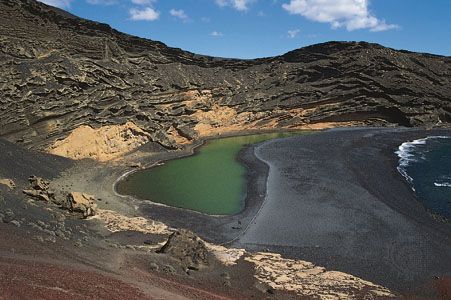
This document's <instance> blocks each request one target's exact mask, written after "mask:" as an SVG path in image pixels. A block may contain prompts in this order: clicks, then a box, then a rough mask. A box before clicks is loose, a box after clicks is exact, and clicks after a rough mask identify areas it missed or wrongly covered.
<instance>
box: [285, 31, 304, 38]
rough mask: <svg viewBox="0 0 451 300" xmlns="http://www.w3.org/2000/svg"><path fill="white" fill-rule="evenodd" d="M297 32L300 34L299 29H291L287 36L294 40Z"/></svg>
mask: <svg viewBox="0 0 451 300" xmlns="http://www.w3.org/2000/svg"><path fill="white" fill-rule="evenodd" d="M299 32H301V30H300V29H291V30H288V31H287V35H288V37H289V38H290V39H294V38H295V37H297V36H298V34H299Z"/></svg>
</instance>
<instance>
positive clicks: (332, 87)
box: [0, 0, 451, 149]
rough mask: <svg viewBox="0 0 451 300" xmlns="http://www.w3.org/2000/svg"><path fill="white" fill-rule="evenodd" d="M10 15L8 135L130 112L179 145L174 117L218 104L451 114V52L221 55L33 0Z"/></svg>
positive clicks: (26, 138) (5, 86)
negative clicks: (242, 57)
mask: <svg viewBox="0 0 451 300" xmlns="http://www.w3.org/2000/svg"><path fill="white" fill-rule="evenodd" d="M0 25H1V26H0V74H1V75H0V92H1V97H0V136H4V137H6V138H7V139H9V140H10V141H14V142H21V143H24V144H26V145H27V146H28V147H35V148H38V149H42V148H45V147H47V146H48V145H49V144H51V143H53V142H54V141H55V140H56V139H58V138H61V137H64V136H66V135H67V134H68V132H70V131H71V130H73V129H74V128H76V127H77V126H79V125H80V124H88V125H91V126H94V127H98V126H101V125H104V124H119V123H125V122H126V121H128V120H131V121H133V122H134V123H135V124H137V125H138V126H139V127H141V128H143V129H144V130H146V131H147V132H149V133H150V135H151V138H152V140H153V141H156V142H158V143H160V144H161V145H163V146H165V147H174V145H175V141H174V139H173V138H172V137H171V135H170V134H169V133H168V132H169V131H170V130H171V129H175V130H176V132H178V134H180V135H182V136H184V137H185V138H188V139H192V138H196V135H197V133H196V131H195V130H193V129H194V127H195V126H196V124H198V123H199V122H200V121H199V116H198V113H199V112H207V111H210V110H212V109H213V108H218V107H219V108H230V109H233V111H234V112H236V113H237V114H238V115H239V114H242V113H246V114H245V115H239V116H240V117H241V119H242V120H241V123H240V124H242V125H243V128H244V127H245V126H246V125H249V124H251V125H252V126H253V127H259V126H264V125H265V124H266V125H268V124H272V125H271V126H273V127H286V128H292V127H296V126H300V125H303V124H314V123H319V122H340V121H343V122H344V121H357V122H363V123H364V124H370V125H390V124H397V125H405V126H422V125H426V126H434V125H437V124H442V125H443V124H445V125H446V123H449V122H450V121H451V103H450V98H451V58H450V57H441V56H434V55H428V54H418V53H411V52H406V51H396V50H393V49H388V48H384V47H382V46H380V45H376V44H369V43H364V42H359V43H357V42H346V43H344V42H330V43H325V44H319V45H314V46H310V47H306V48H302V49H299V50H295V51H291V52H289V53H286V54H285V55H282V56H278V57H272V58H264V59H257V60H236V59H222V58H214V57H207V56H200V55H196V54H193V53H189V52H186V51H182V50H180V49H174V48H169V47H167V46H166V45H164V44H162V43H160V42H155V41H151V40H146V39H141V38H137V37H133V36H129V35H126V34H123V33H120V32H118V31H116V30H114V29H112V28H111V27H109V26H108V25H106V24H100V23H96V22H91V21H88V20H84V19H81V18H77V17H75V16H73V15H71V14H69V13H67V12H64V11H62V10H59V9H56V8H52V7H49V6H46V5H44V4H41V3H38V2H35V1H33V0H0ZM237 119H240V118H237ZM212 125H213V126H215V124H212Z"/></svg>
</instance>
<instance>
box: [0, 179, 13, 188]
mask: <svg viewBox="0 0 451 300" xmlns="http://www.w3.org/2000/svg"><path fill="white" fill-rule="evenodd" d="M0 184H3V185H6V186H7V187H8V188H9V189H10V190H12V189H14V188H15V187H16V184H15V183H14V181H13V180H12V179H0Z"/></svg>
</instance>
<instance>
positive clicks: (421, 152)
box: [396, 136, 451, 219]
mask: <svg viewBox="0 0 451 300" xmlns="http://www.w3.org/2000/svg"><path fill="white" fill-rule="evenodd" d="M396 154H397V155H398V157H399V165H398V171H399V172H400V173H401V175H403V176H404V178H406V180H407V181H408V182H409V183H410V184H411V186H412V189H413V190H414V191H415V193H416V194H417V196H418V198H419V199H420V201H421V202H422V203H423V205H424V206H425V208H426V209H428V210H429V211H431V212H433V213H436V214H439V215H441V216H444V217H446V218H448V219H451V136H430V137H427V138H424V139H418V140H414V141H409V142H405V143H403V144H402V145H401V146H399V149H398V151H396Z"/></svg>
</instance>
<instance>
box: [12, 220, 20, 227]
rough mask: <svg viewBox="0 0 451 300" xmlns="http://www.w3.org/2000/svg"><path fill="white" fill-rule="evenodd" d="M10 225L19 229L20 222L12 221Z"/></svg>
mask: <svg viewBox="0 0 451 300" xmlns="http://www.w3.org/2000/svg"><path fill="white" fill-rule="evenodd" d="M10 223H11V224H13V225H14V226H16V227H20V222H19V221H17V220H12V221H11V222H10Z"/></svg>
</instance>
